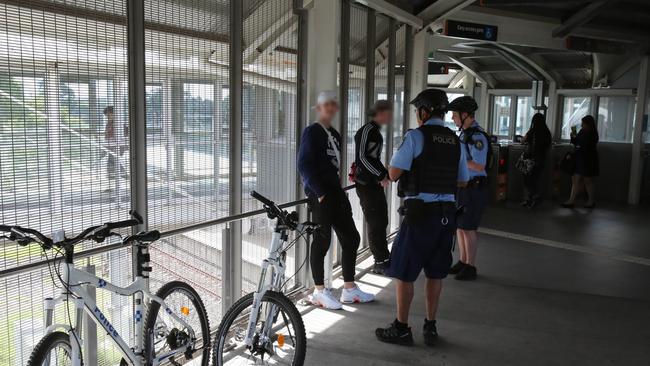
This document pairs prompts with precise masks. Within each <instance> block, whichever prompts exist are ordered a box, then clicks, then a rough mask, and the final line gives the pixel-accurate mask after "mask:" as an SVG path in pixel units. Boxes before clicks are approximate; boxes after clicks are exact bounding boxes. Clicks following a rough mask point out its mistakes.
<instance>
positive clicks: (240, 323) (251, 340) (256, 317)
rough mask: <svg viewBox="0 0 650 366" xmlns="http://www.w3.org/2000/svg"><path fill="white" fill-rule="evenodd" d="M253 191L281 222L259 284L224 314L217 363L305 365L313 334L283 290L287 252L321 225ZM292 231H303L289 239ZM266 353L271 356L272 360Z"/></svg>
mask: <svg viewBox="0 0 650 366" xmlns="http://www.w3.org/2000/svg"><path fill="white" fill-rule="evenodd" d="M250 194H251V196H252V197H253V198H255V199H257V200H258V201H260V202H262V204H263V205H264V209H265V210H266V213H267V215H268V217H269V219H271V220H274V219H276V225H275V229H274V231H273V236H272V238H271V243H270V246H269V255H268V257H267V258H266V259H264V260H263V261H262V266H261V267H262V271H261V275H260V280H259V283H258V287H257V290H256V291H255V292H254V293H250V294H248V295H246V296H244V297H242V298H241V299H240V300H239V301H237V302H235V304H233V305H232V306H231V307H230V309H228V311H227V312H226V314H225V315H224V316H223V319H222V321H221V324H220V326H219V329H218V330H217V334H216V336H215V338H214V351H213V359H214V365H216V366H222V365H236V364H243V365H248V364H253V365H258V362H261V364H287V365H293V366H300V365H302V364H303V363H304V361H305V353H306V351H307V336H306V334H305V325H304V324H303V321H302V317H301V315H300V313H299V312H298V309H297V308H296V306H295V305H294V304H293V302H291V300H289V298H288V297H287V296H286V295H285V294H284V293H283V292H282V291H283V288H284V286H285V285H286V283H287V282H288V281H287V280H286V279H285V268H286V267H285V261H286V253H287V250H289V249H290V248H291V247H292V246H293V245H294V244H295V243H296V241H297V240H298V239H299V238H301V237H304V235H305V234H307V235H308V234H311V233H312V232H313V231H314V230H316V229H317V228H318V225H316V224H314V223H310V222H304V223H302V224H299V223H298V215H297V214H296V212H291V213H289V212H287V211H284V210H282V209H281V208H280V207H278V206H277V205H276V204H275V203H274V202H273V201H271V200H270V199H268V198H266V197H264V196H262V195H261V194H259V193H257V192H255V191H252V192H251V193H250ZM290 231H296V232H298V235H297V237H296V239H294V240H293V241H292V242H290V243H288V244H287V242H288V239H289V236H288V232H290ZM303 265H304V263H303ZM301 267H302V266H301ZM285 328H286V330H285ZM265 357H268V358H267V361H266V363H265ZM274 357H275V359H273V360H271V358H274Z"/></svg>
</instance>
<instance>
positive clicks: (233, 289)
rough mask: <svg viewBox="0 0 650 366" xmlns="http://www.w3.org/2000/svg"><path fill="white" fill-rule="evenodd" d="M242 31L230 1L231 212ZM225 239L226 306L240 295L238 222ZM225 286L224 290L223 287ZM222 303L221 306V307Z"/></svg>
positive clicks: (236, 205) (238, 161)
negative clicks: (227, 268)
mask: <svg viewBox="0 0 650 366" xmlns="http://www.w3.org/2000/svg"><path fill="white" fill-rule="evenodd" d="M243 32H244V9H243V4H242V2H241V1H231V2H230V35H231V39H230V69H229V72H230V80H229V83H230V94H229V95H230V106H229V107H230V121H229V123H230V128H229V130H230V151H229V179H230V180H229V187H230V197H229V202H230V204H229V209H230V214H231V215H237V214H240V213H241V210H242V114H243V112H242V89H243V87H242V84H243V72H242V70H243V69H242V68H243V60H242V52H243V51H244V49H243V40H242V35H243ZM229 229H230V231H229V236H228V239H229V240H228V241H227V242H224V245H228V246H229V247H228V248H225V247H224V253H222V255H223V254H225V253H226V252H228V253H229V255H228V260H229V261H230V270H229V271H227V272H226V273H222V276H223V286H224V293H227V294H228V295H229V296H228V297H227V298H226V297H225V296H224V299H223V302H224V303H225V305H230V304H232V302H234V301H235V300H236V299H238V298H239V297H240V296H241V287H242V283H241V282H242V280H241V279H242V266H241V264H242V263H241V257H242V253H241V242H242V233H241V221H235V222H233V223H232V224H231V225H230V226H229ZM226 286H228V289H227V291H226V289H225V287H226ZM225 305H224V306H225Z"/></svg>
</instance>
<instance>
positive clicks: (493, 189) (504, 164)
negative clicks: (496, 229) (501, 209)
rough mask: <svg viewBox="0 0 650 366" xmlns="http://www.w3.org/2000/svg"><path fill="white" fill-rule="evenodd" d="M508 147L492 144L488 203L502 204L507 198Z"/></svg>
mask: <svg viewBox="0 0 650 366" xmlns="http://www.w3.org/2000/svg"><path fill="white" fill-rule="evenodd" d="M507 155H508V146H507V145H501V144H499V143H497V142H494V141H493V142H492V158H493V159H494V164H492V167H491V169H489V171H488V172H487V173H488V188H489V191H490V203H496V202H503V201H505V200H506V198H507V189H508V156H507Z"/></svg>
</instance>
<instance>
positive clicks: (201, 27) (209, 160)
mask: <svg viewBox="0 0 650 366" xmlns="http://www.w3.org/2000/svg"><path fill="white" fill-rule="evenodd" d="M145 22H147V23H146V27H147V29H146V33H145V48H146V79H147V86H146V93H147V95H146V98H147V121H146V123H147V178H148V194H149V199H148V202H149V224H150V226H151V227H153V228H157V229H167V228H171V227H178V226H185V225H188V224H192V223H197V222H201V221H205V220H207V219H213V218H216V217H223V216H226V215H227V213H228V187H229V182H228V168H229V161H228V149H229V137H228V136H229V121H228V100H229V88H228V48H229V45H228V42H229V34H228V33H229V29H228V27H229V1H226V0H220V1H209V2H208V1H204V0H188V1H182V2H177V1H153V0H148V1H145Z"/></svg>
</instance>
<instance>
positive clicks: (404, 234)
mask: <svg viewBox="0 0 650 366" xmlns="http://www.w3.org/2000/svg"><path fill="white" fill-rule="evenodd" d="M448 103H449V101H448V99H447V94H445V92H443V91H442V90H438V89H427V90H425V91H423V92H421V93H420V94H418V96H417V97H416V98H415V99H414V100H413V101H411V104H413V105H414V106H415V108H416V114H417V121H418V125H419V126H420V127H419V128H417V129H415V130H413V131H410V132H408V133H407V134H406V135H405V136H404V141H403V143H402V145H401V146H400V148H399V150H398V151H397V152H396V153H395V155H394V156H393V158H392V160H391V162H390V166H389V176H390V179H391V180H392V181H397V180H399V184H398V195H399V196H400V197H403V198H404V199H405V200H404V205H403V206H402V207H400V213H401V214H403V215H404V216H405V217H404V220H403V221H402V224H401V226H400V229H399V233H398V234H397V238H396V239H395V242H394V245H393V250H392V253H391V257H390V266H389V267H388V270H387V271H386V274H387V275H389V276H391V277H393V278H395V280H396V290H397V319H395V321H394V322H393V323H392V324H391V325H390V326H388V327H387V328H378V329H377V330H376V331H375V334H376V336H377V338H378V339H379V340H380V341H382V342H386V343H393V344H400V345H410V344H412V343H413V334H412V332H411V328H410V327H409V326H408V316H409V309H410V306H411V300H412V299H413V283H414V282H415V280H416V279H417V278H418V276H419V275H420V272H421V271H422V270H423V269H424V273H425V275H426V280H425V290H426V309H427V316H426V319H425V320H424V327H423V334H424V341H425V343H426V344H427V345H433V344H434V342H435V340H436V338H437V336H438V332H437V328H436V312H437V309H438V299H439V297H440V292H441V290H442V279H443V278H445V277H446V276H447V273H448V272H449V267H450V266H451V262H452V254H451V251H452V246H453V235H454V233H455V231H456V202H455V194H456V192H457V189H458V186H459V185H463V184H465V183H466V182H467V180H468V179H469V177H468V171H467V159H466V158H465V156H464V151H463V149H461V144H460V142H459V140H458V137H457V136H456V134H455V133H454V132H453V131H452V130H451V129H449V128H447V127H445V126H444V122H443V118H444V115H445V113H446V111H447V105H448Z"/></svg>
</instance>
